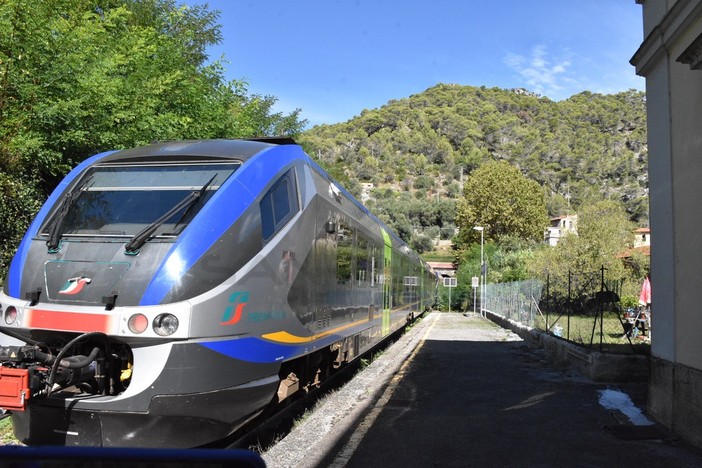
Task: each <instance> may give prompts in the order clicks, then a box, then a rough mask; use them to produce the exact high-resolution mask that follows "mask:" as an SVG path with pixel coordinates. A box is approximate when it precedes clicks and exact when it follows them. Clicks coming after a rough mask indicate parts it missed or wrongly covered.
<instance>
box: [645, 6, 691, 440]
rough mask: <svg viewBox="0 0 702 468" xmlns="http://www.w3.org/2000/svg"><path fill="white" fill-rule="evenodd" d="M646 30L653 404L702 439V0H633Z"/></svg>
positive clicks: (653, 410)
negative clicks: (639, 11)
mask: <svg viewBox="0 0 702 468" xmlns="http://www.w3.org/2000/svg"><path fill="white" fill-rule="evenodd" d="M636 2H637V3H639V4H641V5H642V8H643V30H644V38H645V39H644V40H643V42H642V44H641V47H640V48H639V49H638V50H637V51H636V53H635V55H634V56H633V58H632V59H631V63H632V64H633V65H634V66H635V67H636V73H637V74H639V75H641V76H644V77H645V78H646V100H647V108H648V122H647V127H648V154H649V161H648V166H649V184H650V192H649V198H650V200H649V203H650V226H651V229H652V230H653V231H655V232H656V238H655V239H654V241H653V243H652V245H651V295H652V303H651V311H652V313H651V315H652V330H655V331H654V332H653V334H654V335H655V336H654V337H653V338H652V340H651V376H650V381H649V401H648V412H649V414H650V415H651V416H653V417H654V418H655V419H656V420H658V421H659V422H661V423H663V424H665V425H666V426H668V427H669V428H670V429H672V430H673V431H674V432H675V433H677V434H679V435H680V436H682V437H683V438H685V439H687V440H688V441H690V442H692V443H693V444H695V445H697V446H698V447H702V297H701V296H700V291H702V268H701V267H702V249H701V248H700V246H701V245H702V209H700V203H701V202H702V182H701V181H702V0H636Z"/></svg>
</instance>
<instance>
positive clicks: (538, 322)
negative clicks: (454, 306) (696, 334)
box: [484, 270, 651, 354]
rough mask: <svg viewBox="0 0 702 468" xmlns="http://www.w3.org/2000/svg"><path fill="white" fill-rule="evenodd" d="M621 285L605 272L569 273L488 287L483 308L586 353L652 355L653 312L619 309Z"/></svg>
mask: <svg viewBox="0 0 702 468" xmlns="http://www.w3.org/2000/svg"><path fill="white" fill-rule="evenodd" d="M620 290H621V283H620V282H616V281H615V282H608V281H606V280H605V277H604V270H602V271H600V272H595V273H588V274H578V275H575V274H572V273H569V274H568V275H567V277H565V278H553V277H548V279H547V281H546V282H541V281H537V280H527V281H518V282H512V283H498V284H487V285H486V286H485V298H484V308H485V309H486V310H489V311H490V312H493V313H495V314H497V315H500V316H502V317H505V318H507V319H510V320H513V321H515V322H519V323H522V324H524V325H526V326H530V327H533V328H537V329H540V330H544V331H547V332H549V333H552V334H553V335H555V336H558V337H561V338H563V339H566V340H569V341H571V342H573V343H577V344H579V345H582V346H584V347H588V348H593V349H597V350H599V351H605V352H611V353H626V354H630V353H642V354H645V353H648V352H649V350H650V340H651V327H650V317H651V314H650V310H649V309H647V308H629V309H627V310H623V309H622V308H621V306H620V299H619V291H620Z"/></svg>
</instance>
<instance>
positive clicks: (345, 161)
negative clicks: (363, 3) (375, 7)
mask: <svg viewBox="0 0 702 468" xmlns="http://www.w3.org/2000/svg"><path fill="white" fill-rule="evenodd" d="M645 104H646V97H645V94H644V93H642V92H639V91H635V90H630V91H627V92H623V93H619V94H613V95H601V94H595V93H591V92H587V91H586V92H583V93H580V94H577V95H574V96H572V97H570V98H569V99H566V100H563V101H560V102H554V101H551V100H550V99H548V98H544V97H539V96H537V95H535V94H533V93H530V92H528V91H526V90H523V89H513V90H504V89H499V88H485V87H472V86H459V85H451V84H439V85H436V86H434V87H432V88H429V89H428V90H426V91H424V92H422V93H419V94H415V95H412V96H410V97H408V98H405V99H400V100H393V101H390V102H388V103H387V104H386V105H384V106H382V107H381V108H379V109H374V110H364V111H363V112H361V115H359V116H357V117H354V118H353V119H351V120H349V121H348V122H345V123H340V124H335V125H320V126H316V127H314V128H312V129H310V130H308V131H306V132H305V133H304V134H302V135H301V136H300V137H298V140H299V142H300V143H301V144H302V145H303V146H304V147H305V149H306V150H307V152H308V154H310V155H311V156H312V157H313V158H315V159H317V160H318V162H320V163H321V164H322V165H323V166H324V167H325V168H327V169H328V170H329V171H330V172H331V173H332V174H333V175H334V176H335V177H336V178H337V179H339V180H340V181H341V182H342V183H343V184H344V185H345V186H346V187H347V188H348V189H349V190H350V191H351V192H352V193H354V194H355V195H357V196H360V195H361V187H362V185H361V184H363V183H372V184H374V190H373V192H372V193H371V196H372V197H373V199H372V200H370V201H369V204H370V205H372V207H373V208H375V209H376V211H380V212H381V213H385V216H381V217H384V218H386V221H390V222H391V224H396V223H395V222H396V221H397V220H393V219H388V218H391V217H392V216H390V214H389V213H388V211H390V208H389V206H390V205H392V204H393V202H396V201H397V199H398V198H404V199H405V200H412V202H413V203H415V204H416V203H417V202H424V203H423V204H424V205H425V206H428V205H430V204H436V203H437V202H438V201H440V200H443V201H447V200H448V201H451V200H453V201H455V200H456V199H457V197H459V196H460V187H461V181H462V178H464V177H465V176H467V175H468V174H469V173H470V172H471V171H472V170H474V169H475V168H477V167H478V166H479V165H481V164H482V163H484V162H486V161H490V160H506V161H508V162H510V163H511V164H512V165H514V166H516V167H518V168H519V169H520V170H521V171H522V173H523V174H524V175H526V176H527V177H529V178H531V179H534V180H536V181H537V182H538V183H539V184H541V185H542V186H543V187H544V188H545V191H546V196H547V205H548V210H549V214H550V215H552V216H555V215H560V214H564V213H565V212H566V211H568V210H570V211H576V210H577V208H578V207H579V205H580V204H581V203H583V201H584V200H592V198H593V197H595V198H599V199H601V198H609V199H613V200H617V201H621V203H623V204H624V205H625V207H626V209H627V212H628V213H629V214H630V216H631V219H632V220H633V221H635V222H638V223H645V222H646V220H647V218H648V199H647V196H648V173H647V146H646V110H645ZM388 189H390V190H388ZM403 193H404V194H405V195H404V196H403ZM427 202H429V203H427ZM405 205H406V204H405ZM412 216H413V215H412V214H406V217H408V222H409V224H410V225H414V226H415V227H416V225H417V224H420V225H425V226H426V225H427V224H429V225H431V224H432V222H433V223H434V224H437V221H436V220H433V221H432V220H427V219H424V220H422V219H419V218H417V217H416V213H415V217H414V218H412ZM447 221H449V222H450V220H448V219H439V220H438V224H439V225H441V224H445V223H446V222H447ZM403 222H404V221H403ZM394 227H396V229H397V226H396V225H395V226H394ZM398 231H402V229H398Z"/></svg>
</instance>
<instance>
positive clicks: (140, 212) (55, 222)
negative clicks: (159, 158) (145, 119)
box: [41, 161, 241, 239]
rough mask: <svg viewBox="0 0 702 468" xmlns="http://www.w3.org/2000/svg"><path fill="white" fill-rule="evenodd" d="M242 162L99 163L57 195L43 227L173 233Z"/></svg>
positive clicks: (50, 230)
mask: <svg viewBox="0 0 702 468" xmlns="http://www.w3.org/2000/svg"><path fill="white" fill-rule="evenodd" d="M240 165H241V163H240V162H235V161H228V162H226V163H218V162H208V163H200V164H159V165H152V164H150V165H103V166H94V167H92V168H90V169H89V170H88V171H86V173H85V174H84V175H83V177H82V178H81V180H80V181H79V182H77V184H76V185H75V188H74V189H73V190H72V191H71V192H70V193H68V194H66V195H64V196H63V197H62V199H61V200H60V201H59V206H58V207H57V209H56V210H55V213H54V215H53V216H52V218H51V220H50V221H49V222H48V223H47V224H46V225H45V226H44V228H43V229H42V231H41V233H42V234H43V235H47V236H51V238H52V239H53V238H54V237H62V236H109V237H120V238H121V237H134V236H141V235H143V234H144V232H145V231H148V237H161V238H169V237H175V236H177V235H178V234H179V233H180V232H181V231H182V230H183V229H184V228H185V226H187V224H188V222H189V221H190V220H191V219H192V218H193V216H195V214H197V212H198V211H199V210H200V208H201V207H202V206H204V205H205V203H207V200H208V199H209V198H210V197H212V195H213V194H214V193H215V192H216V191H217V189H219V187H220V186H221V185H222V184H223V183H224V181H225V180H226V179H227V178H228V177H229V176H230V175H231V174H232V173H234V171H236V170H237V169H238V168H239V167H240Z"/></svg>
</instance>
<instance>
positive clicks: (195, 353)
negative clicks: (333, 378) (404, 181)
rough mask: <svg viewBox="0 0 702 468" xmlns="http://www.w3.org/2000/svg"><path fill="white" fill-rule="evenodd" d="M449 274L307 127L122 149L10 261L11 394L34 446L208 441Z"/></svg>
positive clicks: (69, 186) (4, 386)
mask: <svg viewBox="0 0 702 468" xmlns="http://www.w3.org/2000/svg"><path fill="white" fill-rule="evenodd" d="M437 287H438V276H437V275H436V273H435V272H433V271H432V269H431V268H430V267H429V266H428V265H427V264H426V262H424V261H422V260H421V259H420V258H419V256H418V255H417V254H416V253H414V252H413V251H412V250H411V249H410V248H409V247H408V246H407V245H406V244H405V243H404V242H403V241H402V240H401V239H400V238H399V237H398V236H397V235H396V234H394V233H393V232H392V231H391V230H390V229H389V228H388V227H387V226H386V225H385V224H383V223H382V222H381V221H380V220H379V219H378V218H377V217H375V216H374V215H373V214H371V213H370V212H369V210H368V209H366V208H365V207H364V206H363V205H362V204H361V203H360V202H358V200H356V199H355V198H354V197H353V196H352V195H351V194H350V193H349V192H348V191H347V190H345V189H344V188H342V187H341V186H340V185H339V184H338V183H337V182H336V181H335V180H334V179H333V178H332V177H330V176H329V175H328V174H327V173H326V172H325V171H324V170H323V169H322V168H321V167H320V166H319V165H318V164H317V163H316V162H315V161H314V160H313V159H312V158H310V157H309V156H308V155H307V154H306V153H305V152H304V150H303V149H302V147H301V146H299V145H298V144H296V143H295V141H293V140H292V139H290V138H262V139H251V140H244V139H238V140H233V139H232V140H230V139H213V140H194V141H172V142H162V143H153V144H149V145H145V146H140V147H137V148H131V149H126V150H115V151H107V152H103V153H100V154H97V155H95V156H92V157H90V158H88V159H87V160H85V161H84V162H82V163H80V164H79V165H77V166H76V167H75V168H74V169H73V170H72V171H71V172H69V173H68V175H67V176H66V177H65V178H64V179H63V180H62V181H61V182H60V184H59V185H58V186H57V187H56V189H55V190H54V191H53V192H52V194H51V195H50V196H49V198H48V199H47V201H46V203H45V204H44V205H43V206H42V208H41V209H40V211H39V212H38V214H37V216H36V217H35V219H34V220H33V221H32V223H31V224H30V226H29V228H28V230H27V232H26V234H25V236H24V238H23V240H22V241H21V243H20V245H19V247H18V249H17V252H16V254H15V255H14V257H13V260H12V262H11V264H10V267H9V270H8V273H7V277H6V280H5V282H4V284H3V288H2V291H1V292H0V315H1V316H2V319H1V320H0V334H1V335H0V336H2V337H4V339H3V342H2V346H0V408H2V409H3V410H5V411H6V412H7V414H10V415H11V417H12V422H13V430H14V433H15V437H16V438H17V439H19V440H20V441H21V442H23V443H25V444H27V445H55V446H56V445H58V446H91V447H108V446H109V447H161V448H189V447H200V446H207V444H211V443H212V442H214V441H218V440H223V439H224V438H226V437H229V436H230V435H231V434H232V433H234V432H235V431H237V430H238V429H239V428H241V427H242V426H243V425H244V424H246V423H247V422H249V421H251V420H252V418H255V417H256V416H258V415H260V414H261V412H262V411H264V409H266V408H268V407H270V405H275V404H278V403H280V402H285V401H286V400H287V399H288V398H290V397H291V396H293V395H297V394H299V393H298V392H303V393H304V391H305V390H306V389H309V388H312V387H314V386H315V385H319V382H321V381H323V380H324V379H325V378H326V377H327V376H329V375H330V374H331V373H333V372H335V370H336V369H338V368H340V367H342V366H344V365H346V364H348V363H350V362H352V361H353V360H354V359H357V358H358V357H359V356H360V355H362V354H363V353H364V352H366V351H368V350H370V349H372V348H373V347H374V346H376V345H378V344H379V343H380V342H381V341H383V340H384V339H386V338H387V337H388V336H390V335H392V334H393V333H394V332H396V331H397V330H399V329H401V328H402V327H404V326H405V325H406V323H407V322H408V320H411V319H412V318H414V317H417V316H418V315H420V314H422V313H423V312H424V311H426V310H428V309H429V308H431V307H432V306H433V305H434V304H435V302H436V299H437ZM288 401H289V400H288Z"/></svg>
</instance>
